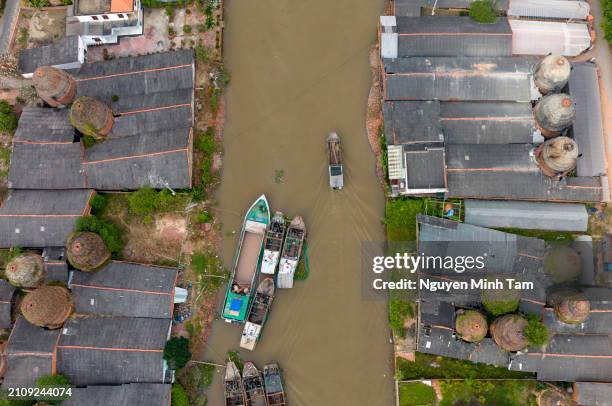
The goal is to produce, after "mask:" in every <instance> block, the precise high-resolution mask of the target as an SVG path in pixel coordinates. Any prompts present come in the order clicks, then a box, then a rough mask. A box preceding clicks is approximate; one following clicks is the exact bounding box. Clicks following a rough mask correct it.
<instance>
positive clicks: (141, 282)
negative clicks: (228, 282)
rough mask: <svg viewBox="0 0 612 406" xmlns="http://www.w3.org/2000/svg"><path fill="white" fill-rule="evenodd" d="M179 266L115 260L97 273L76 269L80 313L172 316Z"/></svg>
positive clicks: (73, 285)
mask: <svg viewBox="0 0 612 406" xmlns="http://www.w3.org/2000/svg"><path fill="white" fill-rule="evenodd" d="M177 271H178V270H177V269H176V268H166V267H159V266H151V265H140V264H133V263H127V262H118V261H112V262H110V263H109V264H108V265H106V266H105V267H104V268H102V269H100V270H99V271H98V272H96V273H91V274H90V273H83V272H78V271H75V272H74V274H73V276H72V281H71V284H70V288H71V289H72V293H73V295H74V300H75V305H76V311H77V312H78V313H96V314H104V315H113V316H126V317H153V318H171V317H172V310H173V299H174V285H175V282H176V276H177Z"/></svg>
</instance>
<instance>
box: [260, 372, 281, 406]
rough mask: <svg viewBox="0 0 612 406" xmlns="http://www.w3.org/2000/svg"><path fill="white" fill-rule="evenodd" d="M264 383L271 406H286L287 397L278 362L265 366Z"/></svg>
mask: <svg viewBox="0 0 612 406" xmlns="http://www.w3.org/2000/svg"><path fill="white" fill-rule="evenodd" d="M264 385H265V387H266V398H267V399H268V405H269V406H286V405H287V397H286V395H285V389H284V388H283V378H282V376H281V370H280V368H279V367H278V364H269V365H265V366H264Z"/></svg>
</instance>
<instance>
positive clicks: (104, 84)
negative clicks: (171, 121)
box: [76, 50, 194, 113]
mask: <svg viewBox="0 0 612 406" xmlns="http://www.w3.org/2000/svg"><path fill="white" fill-rule="evenodd" d="M193 75H194V69H193V51H191V50H185V51H176V52H165V53H160V54H153V55H144V56H138V57H135V58H118V59H114V60H111V61H101V62H94V63H88V64H86V65H83V66H82V67H81V69H80V70H79V72H78V74H77V75H76V76H77V93H78V94H79V95H80V96H90V97H95V98H98V99H100V100H102V101H104V102H107V103H109V104H111V100H112V98H113V96H117V97H118V98H119V99H118V101H117V102H114V103H112V104H113V110H114V111H115V112H116V113H124V112H134V111H138V110H142V109H152V108H160V107H166V106H173V105H177V104H191V103H192V101H193Z"/></svg>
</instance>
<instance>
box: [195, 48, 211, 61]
mask: <svg viewBox="0 0 612 406" xmlns="http://www.w3.org/2000/svg"><path fill="white" fill-rule="evenodd" d="M195 55H196V60H197V61H198V62H202V63H208V61H209V60H210V51H209V50H208V48H206V47H205V46H204V45H198V46H197V47H196V50H195Z"/></svg>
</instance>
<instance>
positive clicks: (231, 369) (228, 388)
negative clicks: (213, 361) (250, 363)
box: [223, 361, 246, 406]
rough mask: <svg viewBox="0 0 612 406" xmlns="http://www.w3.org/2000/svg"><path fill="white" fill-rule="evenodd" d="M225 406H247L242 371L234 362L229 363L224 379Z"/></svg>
mask: <svg viewBox="0 0 612 406" xmlns="http://www.w3.org/2000/svg"><path fill="white" fill-rule="evenodd" d="M223 387H224V388H225V406H246V396H245V393H244V386H243V385H242V378H241V377H240V371H239V370H238V368H237V367H236V364H234V363H233V362H231V361H230V362H228V363H227V366H226V368H225V376H224V377H223Z"/></svg>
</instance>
